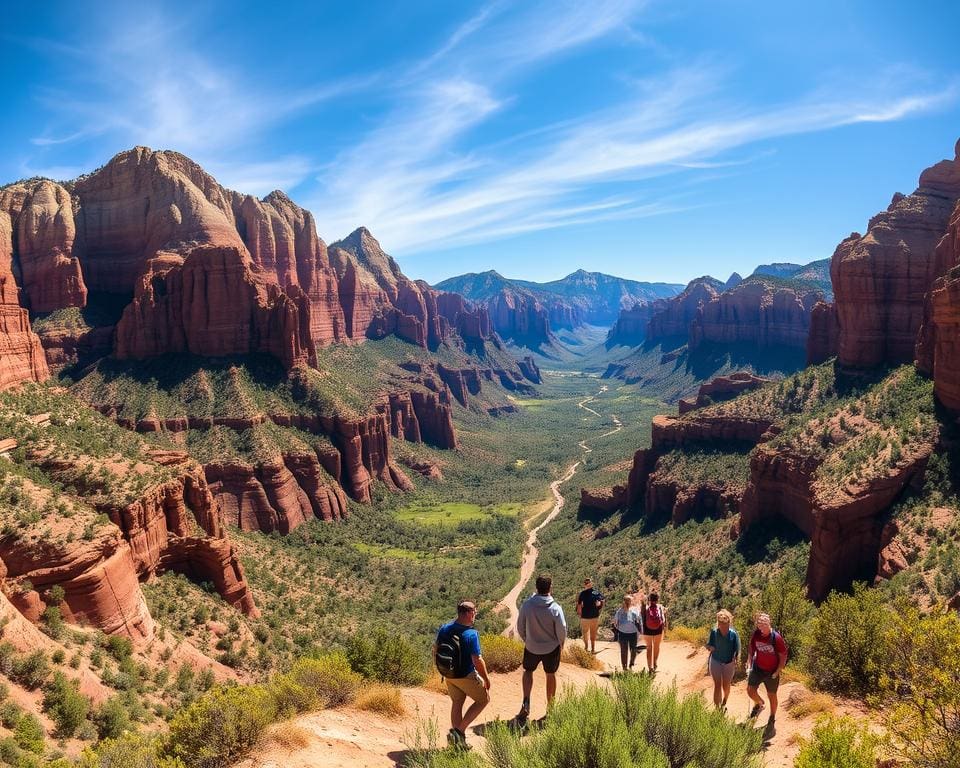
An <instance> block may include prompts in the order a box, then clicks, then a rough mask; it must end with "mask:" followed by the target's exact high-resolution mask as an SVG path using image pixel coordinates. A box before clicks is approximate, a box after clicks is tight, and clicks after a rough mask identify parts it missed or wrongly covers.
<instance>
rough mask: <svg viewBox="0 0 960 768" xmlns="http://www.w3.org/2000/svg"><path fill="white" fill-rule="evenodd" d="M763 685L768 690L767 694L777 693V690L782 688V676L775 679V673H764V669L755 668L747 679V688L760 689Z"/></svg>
mask: <svg viewBox="0 0 960 768" xmlns="http://www.w3.org/2000/svg"><path fill="white" fill-rule="evenodd" d="M761 683H763V687H764V688H766V689H767V693H776V692H777V688H779V687H780V675H777V676H776V677H774V676H773V672H764V671H763V670H762V669H757V668H756V667H754V668H753V669H751V670H750V675H749V676H748V677H747V686H748V687H749V688H759V687H760V684H761Z"/></svg>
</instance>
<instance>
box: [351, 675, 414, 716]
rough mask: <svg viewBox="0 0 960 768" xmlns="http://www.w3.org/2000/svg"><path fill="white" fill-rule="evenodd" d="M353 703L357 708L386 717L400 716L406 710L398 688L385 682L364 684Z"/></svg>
mask: <svg viewBox="0 0 960 768" xmlns="http://www.w3.org/2000/svg"><path fill="white" fill-rule="evenodd" d="M355 703H356V706H357V709H363V710H366V711H368V712H376V713H378V714H381V715H386V716H387V717H400V716H401V715H403V714H405V713H406V711H407V708H406V707H405V706H404V705H403V697H402V696H401V695H400V689H399V688H398V687H397V686H395V685H388V684H386V683H372V684H371V685H366V686H364V688H363V690H362V691H361V692H360V694H359V695H358V696H357V700H356V702H355Z"/></svg>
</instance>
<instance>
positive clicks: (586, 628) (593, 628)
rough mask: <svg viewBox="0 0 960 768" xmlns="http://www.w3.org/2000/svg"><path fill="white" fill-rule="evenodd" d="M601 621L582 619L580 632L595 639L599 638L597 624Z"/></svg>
mask: <svg viewBox="0 0 960 768" xmlns="http://www.w3.org/2000/svg"><path fill="white" fill-rule="evenodd" d="M599 622H600V619H580V633H581V634H582V635H583V636H584V637H588V636H589V637H590V638H592V639H594V640H596V639H597V624H598V623H599Z"/></svg>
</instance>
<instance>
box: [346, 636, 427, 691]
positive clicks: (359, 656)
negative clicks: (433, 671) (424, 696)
mask: <svg viewBox="0 0 960 768" xmlns="http://www.w3.org/2000/svg"><path fill="white" fill-rule="evenodd" d="M347 659H348V660H349V661H350V666H351V667H352V668H353V671H354V672H359V673H360V674H361V675H363V676H364V677H366V678H368V679H370V680H379V681H380V682H382V683H393V684H394V685H420V684H421V683H422V682H423V681H424V680H426V678H427V656H426V654H425V653H424V652H422V651H420V650H418V649H417V648H416V647H415V646H414V645H413V644H412V643H411V642H410V641H409V640H407V639H406V638H405V637H403V636H401V635H398V634H396V633H395V632H387V631H386V630H385V629H382V628H378V629H375V630H374V631H373V632H369V633H362V632H357V633H356V634H354V635H353V636H352V637H351V638H350V640H349V641H348V642H347Z"/></svg>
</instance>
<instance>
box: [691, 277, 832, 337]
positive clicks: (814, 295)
mask: <svg viewBox="0 0 960 768" xmlns="http://www.w3.org/2000/svg"><path fill="white" fill-rule="evenodd" d="M822 299H823V294H822V293H821V292H820V291H818V290H816V289H809V290H805V289H800V288H797V289H795V288H788V287H781V286H778V285H776V284H775V283H771V282H769V281H767V280H764V279H763V278H753V277H752V278H748V279H747V280H744V281H743V282H741V283H739V284H738V285H736V286H735V287H734V288H731V289H729V290H725V291H723V292H722V293H719V294H717V295H715V296H713V297H711V298H710V299H708V300H705V301H703V303H702V304H701V306H700V309H699V311H698V312H697V313H696V315H695V316H694V318H693V319H692V320H691V322H690V336H689V339H690V340H689V345H690V349H691V350H695V349H697V348H699V347H701V346H703V345H705V344H749V345H751V346H754V347H756V348H757V349H763V350H771V349H783V348H790V349H805V348H806V345H807V336H808V335H809V332H810V314H811V311H812V310H813V306H814V305H815V304H816V303H817V302H818V301H821V300H822Z"/></svg>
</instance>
